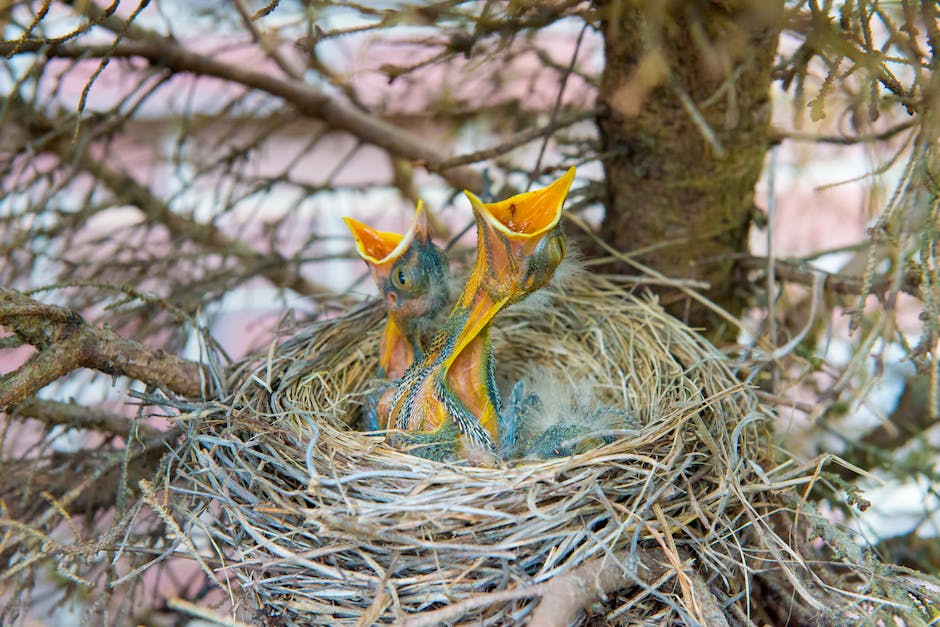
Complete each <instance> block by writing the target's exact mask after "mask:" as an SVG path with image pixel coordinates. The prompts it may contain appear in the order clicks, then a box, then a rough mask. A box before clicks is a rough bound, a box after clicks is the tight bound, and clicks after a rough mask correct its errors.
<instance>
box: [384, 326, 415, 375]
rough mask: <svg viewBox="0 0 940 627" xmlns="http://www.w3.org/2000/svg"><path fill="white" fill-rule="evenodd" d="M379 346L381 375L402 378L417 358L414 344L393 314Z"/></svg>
mask: <svg viewBox="0 0 940 627" xmlns="http://www.w3.org/2000/svg"><path fill="white" fill-rule="evenodd" d="M381 342H382V343H381V345H380V346H379V376H381V377H385V378H387V379H400V378H401V376H402V375H403V374H405V370H406V369H407V368H408V366H410V365H411V363H412V362H413V361H414V358H415V351H414V344H413V342H412V340H411V339H410V338H408V337H407V336H406V335H405V333H404V331H402V328H401V326H399V324H398V323H397V322H396V321H395V318H394V317H393V316H391V315H390V316H389V317H388V319H387V321H386V323H385V331H384V332H383V333H382V340H381Z"/></svg>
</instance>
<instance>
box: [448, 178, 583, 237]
mask: <svg viewBox="0 0 940 627" xmlns="http://www.w3.org/2000/svg"><path fill="white" fill-rule="evenodd" d="M574 173H575V169H574V168H573V167H572V168H569V169H568V171H567V172H566V173H565V174H564V175H563V176H562V177H561V178H559V179H558V180H557V181H555V182H554V183H552V184H551V185H549V186H548V187H544V188H542V189H536V190H534V191H531V192H524V193H522V194H516V195H515V196H512V197H510V198H507V199H506V200H501V201H499V202H493V203H486V204H484V203H483V202H482V201H480V199H479V198H477V197H476V196H474V195H473V194H472V193H470V192H465V193H466V194H467V197H468V198H469V199H470V203H471V204H472V205H473V208H474V209H475V210H476V211H478V212H479V213H480V214H482V215H483V216H484V217H485V218H486V219H487V221H488V222H489V223H490V224H492V225H493V226H494V227H496V229H497V230H499V231H501V232H502V233H503V234H505V235H506V236H508V237H510V238H511V239H533V238H537V237H539V236H540V235H543V234H544V233H546V232H547V231H549V230H551V229H553V228H554V227H555V225H557V224H558V221H559V220H560V219H561V210H562V206H563V204H564V202H565V198H566V197H567V195H568V189H569V188H570V187H571V183H572V181H574Z"/></svg>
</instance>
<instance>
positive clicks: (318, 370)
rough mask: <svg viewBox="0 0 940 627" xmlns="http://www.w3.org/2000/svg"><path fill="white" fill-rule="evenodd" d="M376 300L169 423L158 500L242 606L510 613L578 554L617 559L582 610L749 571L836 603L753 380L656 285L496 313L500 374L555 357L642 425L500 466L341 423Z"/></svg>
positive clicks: (366, 359)
mask: <svg viewBox="0 0 940 627" xmlns="http://www.w3.org/2000/svg"><path fill="white" fill-rule="evenodd" d="M382 320H383V312H382V310H381V309H380V307H379V305H378V304H376V303H372V304H369V305H366V306H363V307H360V308H359V309H357V310H355V311H353V312H351V313H350V314H348V315H346V316H343V317H339V318H335V319H331V320H327V321H324V322H320V323H317V324H315V325H313V326H312V327H310V328H308V329H306V330H305V331H303V332H301V333H299V334H297V335H295V336H294V337H292V338H290V339H288V340H286V341H283V342H282V343H280V344H276V345H273V346H272V347H271V350H270V351H269V352H268V353H267V354H265V355H257V356H255V358H254V360H246V361H245V362H244V363H243V364H242V367H241V368H240V369H238V370H237V371H236V373H235V375H234V376H233V377H232V381H236V382H238V387H235V386H233V389H234V391H233V392H232V394H231V397H230V399H229V400H228V402H226V403H216V404H214V405H211V406H207V407H206V408H205V410H204V411H203V412H202V413H201V415H200V417H199V419H198V420H194V421H190V423H189V428H190V434H189V436H190V437H189V438H188V440H187V442H186V443H185V445H184V446H183V448H182V449H181V450H179V451H178V456H177V461H176V464H177V466H178V467H177V469H176V474H177V476H179V477H181V479H182V481H181V482H178V486H181V487H177V490H178V492H179V497H180V498H179V499H178V515H179V518H180V520H181V521H183V526H184V528H188V529H190V530H191V533H192V534H193V535H194V536H195V535H198V534H199V533H202V532H204V533H205V534H207V537H208V538H209V540H210V543H208V544H207V543H205V542H204V543H203V545H204V547H205V546H209V547H210V548H211V550H212V551H214V552H216V553H217V554H218V556H219V559H220V561H221V562H222V563H223V564H224V567H225V571H226V572H227V573H228V575H229V576H230V577H231V578H230V580H229V584H228V585H230V587H231V592H232V594H233V595H235V596H236V597H237V598H241V599H242V600H243V602H244V604H245V606H246V607H245V609H246V610H247V611H249V612H251V611H257V612H259V615H254V616H253V618H254V619H258V618H259V616H260V618H263V619H264V620H265V621H271V622H273V623H276V624H304V625H306V624H323V625H333V624H357V623H359V624H369V623H370V622H386V623H387V622H395V621H405V622H407V621H408V620H411V621H412V622H413V623H414V624H423V623H422V621H426V624H434V621H435V620H436V619H437V618H440V619H444V620H445V622H452V621H457V622H459V621H460V620H466V621H470V622H473V623H474V624H485V625H489V624H507V623H515V622H520V621H525V620H527V619H528V618H531V615H532V612H533V611H534V610H533V608H536V606H537V605H538V601H539V599H538V597H537V596H535V595H533V594H531V593H530V591H533V590H534V591H543V592H546V591H549V590H550V588H546V586H550V585H552V584H553V582H557V581H561V580H562V579H563V578H564V577H566V576H572V573H576V572H577V571H578V568H579V567H585V566H587V567H588V568H589V569H591V568H596V569H600V568H614V569H615V572H616V573H617V574H618V575H620V576H624V577H625V578H626V579H625V582H624V583H625V585H623V586H622V587H621V588H620V589H617V590H608V591H607V592H608V594H607V596H606V598H605V599H604V600H603V601H602V602H595V603H594V604H593V606H592V608H591V613H592V614H593V616H594V617H595V620H599V621H601V622H604V621H613V620H621V621H628V622H639V623H644V622H647V621H649V622H656V623H657V624H670V623H672V624H689V623H690V622H694V621H698V622H702V621H706V622H710V619H709V615H710V614H712V615H721V616H723V617H724V619H726V620H729V621H730V622H731V623H732V624H735V623H744V622H746V621H747V616H749V613H750V612H751V608H750V607H749V595H750V594H751V593H752V588H751V579H752V574H753V573H754V572H756V571H762V572H765V573H775V574H774V577H776V579H777V580H779V581H781V582H790V585H791V586H792V587H793V588H794V589H796V590H797V593H796V597H799V598H800V599H801V601H800V602H801V603H802V604H804V606H805V607H807V608H810V611H812V612H815V613H819V614H824V613H826V611H835V610H834V608H836V607H838V608H839V610H838V611H840V612H843V613H844V612H846V611H850V610H849V604H850V603H851V601H850V600H848V598H847V597H841V596H839V595H838V594H836V593H834V592H832V591H830V590H829V588H834V587H835V586H829V587H827V586H825V585H821V582H820V580H819V578H818V577H817V576H816V575H815V574H814V573H813V570H812V568H811V567H810V566H809V565H808V564H807V563H806V562H805V561H804V559H803V558H802V557H801V556H800V549H799V547H798V546H793V543H794V540H793V538H788V537H786V531H781V530H780V527H781V525H780V524H779V523H780V522H781V520H782V518H781V516H782V514H783V513H784V512H786V511H787V509H788V506H787V505H785V504H784V501H783V500H782V499H781V498H778V496H777V495H778V493H779V492H780V491H781V490H782V489H783V487H782V486H789V485H791V484H793V483H796V484H801V483H805V480H804V475H805V473H806V470H805V469H801V468H798V467H797V466H796V465H795V464H793V463H790V462H786V463H782V464H779V465H777V464H775V463H774V461H773V456H772V452H771V445H770V443H769V442H768V439H767V437H766V435H767V434H766V429H765V427H764V425H765V424H766V423H765V419H766V415H765V413H763V411H762V409H761V408H760V406H759V404H758V403H757V401H756V399H755V397H754V395H753V394H752V393H751V392H750V391H749V390H748V389H746V388H745V387H744V386H742V385H741V384H740V383H739V382H738V381H737V380H736V379H735V377H734V376H733V375H732V373H731V372H730V371H729V368H728V364H727V361H726V360H725V359H724V358H723V357H722V356H721V355H720V354H719V353H718V352H717V351H716V350H715V349H714V348H712V347H711V346H710V345H709V344H707V343H706V342H704V341H703V340H701V339H700V338H699V337H698V336H697V335H695V334H694V333H692V332H691V331H689V330H688V328H687V327H685V326H684V325H683V324H681V323H680V322H678V321H677V320H675V319H673V318H671V317H670V316H668V315H667V314H665V313H664V312H663V311H662V310H661V309H660V308H659V306H658V305H656V304H655V303H651V302H645V301H643V300H641V299H639V298H637V297H635V296H633V295H632V294H631V293H630V292H629V290H628V289H626V288H625V287H623V286H620V285H616V284H614V283H611V282H610V281H608V280H606V279H604V278H602V277H599V276H597V275H590V274H584V275H583V276H579V277H577V280H573V281H570V282H569V283H568V285H567V286H566V287H565V288H564V289H563V290H556V291H553V290H551V289H550V290H549V291H548V296H547V301H546V299H541V300H540V301H539V302H537V303H536V304H534V305H528V306H527V305H526V304H525V303H521V304H520V305H517V306H516V307H514V308H511V309H509V310H508V311H506V312H504V313H503V314H501V316H500V317H499V318H497V321H496V324H495V327H494V333H493V343H494V349H495V353H496V363H497V372H498V376H499V377H500V378H501V379H502V380H503V386H504V387H505V386H506V382H509V381H512V380H515V379H517V378H518V377H520V376H524V375H525V373H526V372H530V371H531V369H532V368H533V366H539V367H542V368H549V369H553V370H554V371H556V372H560V373H566V376H567V375H571V377H570V378H571V379H572V380H591V381H593V382H596V385H597V391H598V393H599V394H600V395H601V396H602V397H603V400H604V402H606V403H612V404H619V406H621V407H624V408H625V409H626V411H627V412H628V413H630V414H631V415H633V416H635V417H637V418H638V419H639V422H640V424H641V427H640V428H639V429H638V432H637V433H636V434H634V435H630V436H626V437H622V438H620V439H618V440H617V441H615V442H613V443H611V444H607V445H605V446H602V447H600V448H597V449H593V450H590V451H588V452H585V453H582V454H579V455H575V456H572V457H567V458H561V459H556V460H550V461H522V462H518V463H515V462H514V463H512V464H506V465H503V466H501V467H498V468H480V467H472V466H466V465H460V464H456V463H455V464H446V463H440V462H435V461H430V460H426V459H422V458H419V457H415V456H412V455H408V454H407V453H404V452H401V451H397V450H394V449H392V448H390V447H389V446H387V445H386V444H385V443H384V442H383V438H382V437H379V436H371V435H366V434H362V433H359V432H357V431H355V430H353V429H351V428H350V426H349V425H350V424H355V423H354V420H355V416H356V415H357V409H358V406H359V404H360V402H361V401H362V399H363V397H364V395H365V393H367V392H368V391H369V389H370V387H371V386H373V385H374V382H373V373H374V372H375V367H376V354H377V350H378V340H379V335H380V332H381V325H382ZM575 375H576V376H575ZM783 526H784V527H786V525H783ZM670 564H671V566H670ZM664 565H665V566H664ZM794 582H796V583H794ZM695 590H698V592H697V593H696V592H695ZM500 591H502V592H500ZM245 593H247V596H248V599H247V600H246V599H245V598H244V597H245ZM786 594H789V593H786ZM833 596H835V597H837V598H838V603H836V602H834V601H833V600H832V599H831V598H828V597H833ZM869 604H870V605H872V603H869ZM877 605H878V604H877V603H874V604H873V606H877ZM453 608H458V609H459V610H460V611H459V612H458V611H457V610H454V609H453ZM868 609H869V610H870V609H871V608H868ZM429 611H430V612H432V613H431V614H420V613H421V612H429ZM535 611H537V609H536V610H535ZM434 612H436V613H434ZM448 612H449V613H448ZM578 616H579V618H578V620H579V621H586V620H590V619H589V617H588V615H587V614H586V613H584V612H582V613H580V614H579V615H578ZM712 618H714V616H713V617H712Z"/></svg>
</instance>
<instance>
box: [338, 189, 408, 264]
mask: <svg viewBox="0 0 940 627" xmlns="http://www.w3.org/2000/svg"><path fill="white" fill-rule="evenodd" d="M423 220H424V203H423V202H421V201H420V200H419V201H418V207H417V209H415V217H414V220H412V222H411V226H410V227H408V230H407V231H405V234H404V235H399V234H398V233H392V232H391V231H377V230H376V229H373V228H372V227H370V226H366V225H365V224H363V223H362V222H359V221H358V220H354V219H353V218H343V221H344V222H345V223H346V226H348V227H349V230H350V231H352V234H353V237H355V238H356V251H357V252H358V253H359V256H360V257H362V258H363V259H365V260H366V261H367V262H368V263H370V264H372V265H375V266H381V265H385V264H387V263H389V262H391V261H394V260H396V259H398V258H399V257H401V256H402V255H403V254H404V252H405V251H406V250H407V249H408V246H409V245H411V241H412V240H413V239H414V237H415V233H416V232H417V230H418V228H419V225H421V224H422V223H423Z"/></svg>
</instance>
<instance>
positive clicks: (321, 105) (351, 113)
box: [0, 29, 483, 194]
mask: <svg viewBox="0 0 940 627" xmlns="http://www.w3.org/2000/svg"><path fill="white" fill-rule="evenodd" d="M135 32H137V30H133V29H129V30H128V34H129V35H130V36H133V34H134V33H135ZM13 51H17V52H18V53H36V52H42V53H43V54H45V55H47V56H50V57H62V58H66V59H88V58H100V57H103V56H105V55H110V57H111V58H114V59H119V58H135V57H136V58H141V59H146V60H148V61H149V62H151V63H153V64H154V65H157V66H160V67H165V68H167V69H168V70H171V71H173V72H186V73H191V74H197V75H202V76H212V77H215V78H219V79H222V80H226V81H230V82H233V83H239V84H242V85H244V86H246V87H251V88H254V89H258V90H260V91H263V92H265V93H268V94H271V95H272V96H277V97H278V98H281V99H283V100H284V101H285V102H288V103H289V104H291V105H293V106H294V107H295V108H296V109H297V110H298V111H299V112H300V113H302V114H303V115H305V116H308V117H311V118H317V119H320V120H323V121H324V122H326V123H327V124H329V125H330V126H332V127H334V128H336V129H340V130H343V131H346V132H348V133H351V134H352V135H354V136H356V137H358V138H359V139H360V140H362V141H364V142H366V143H368V144H372V145H374V146H378V147H379V148H382V149H384V150H386V151H388V152H389V153H392V154H394V155H396V156H398V157H401V158H404V159H408V160H409V161H411V162H412V163H414V164H415V165H419V166H422V167H424V169H426V170H427V171H429V172H433V173H435V174H438V175H439V176H441V177H442V178H443V179H444V180H446V181H447V182H448V183H450V184H451V185H453V186H454V187H456V188H457V189H468V190H470V191H472V192H474V193H477V194H479V193H482V190H483V175H482V174H480V173H479V172H477V171H475V170H472V169H470V168H466V167H446V168H445V167H443V166H442V164H443V163H444V162H445V156H444V155H442V154H441V153H440V152H438V151H437V150H435V149H434V148H433V147H432V144H431V142H428V141H426V140H425V139H423V138H421V137H417V136H415V135H412V134H411V133H408V132H407V131H404V130H402V129H401V127H399V126H395V125H393V124H389V123H388V122H386V121H384V120H382V119H380V118H378V117H376V116H374V115H371V114H369V113H366V112H363V111H361V110H360V109H357V108H356V107H353V106H350V105H349V103H347V102H344V101H341V100H339V99H337V98H334V97H333V96H330V95H329V94H327V93H325V92H323V91H320V90H319V89H317V88H315V87H313V86H311V85H308V84H306V83H303V82H300V81H294V80H285V79H282V78H278V77H276V76H272V75H271V74H270V73H267V72H263V71H256V70H253V69H251V68H249V67H246V66H244V65H235V64H233V63H226V62H224V61H220V60H219V59H215V58H212V57H209V56H206V55H203V54H198V53H195V52H192V51H190V50H187V49H186V48H184V47H182V46H181V45H179V44H178V43H176V42H174V41H172V40H169V39H157V38H156V37H155V36H147V37H146V40H141V41H125V42H122V43H120V44H118V45H116V46H114V45H103V46H79V45H74V44H54V45H50V44H49V43H47V42H43V41H37V40H27V41H24V42H22V44H20V43H19V42H6V41H5V42H3V43H0V54H4V55H7V54H10V53H12V52H13Z"/></svg>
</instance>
